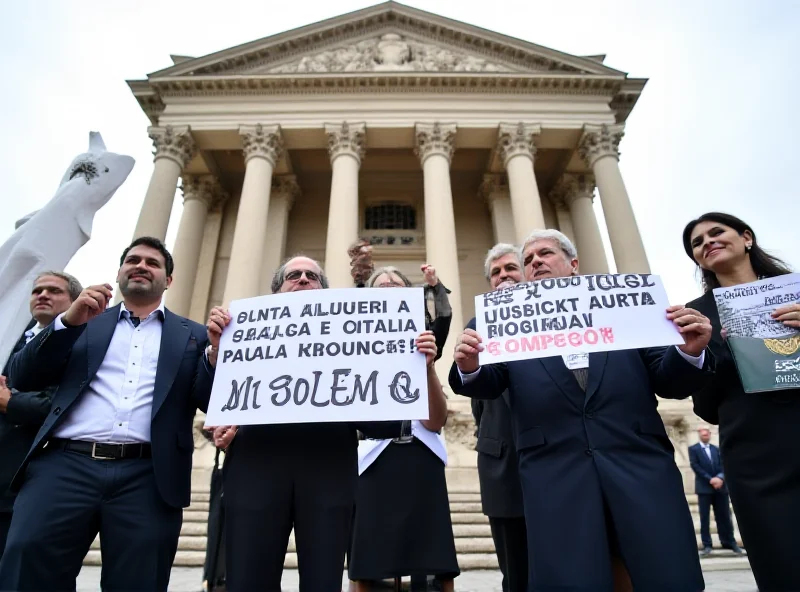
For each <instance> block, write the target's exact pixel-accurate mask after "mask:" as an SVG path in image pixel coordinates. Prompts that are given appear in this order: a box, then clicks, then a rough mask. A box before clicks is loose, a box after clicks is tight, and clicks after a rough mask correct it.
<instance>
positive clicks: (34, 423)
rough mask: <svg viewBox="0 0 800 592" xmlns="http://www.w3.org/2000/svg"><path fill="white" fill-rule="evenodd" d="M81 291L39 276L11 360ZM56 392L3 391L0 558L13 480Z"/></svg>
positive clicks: (60, 278)
mask: <svg viewBox="0 0 800 592" xmlns="http://www.w3.org/2000/svg"><path fill="white" fill-rule="evenodd" d="M82 289H83V288H82V287H81V284H80V282H78V280H77V279H75V278H74V277H72V276H71V275H69V274H66V273H62V272H60V271H46V272H44V273H41V274H39V276H38V277H37V278H36V279H35V280H34V282H33V289H32V290H31V298H30V310H31V316H32V317H33V319H32V320H31V322H30V323H29V324H28V326H27V327H26V328H25V332H24V333H23V334H22V336H21V337H20V338H19V341H17V343H16V345H15V346H14V349H13V350H12V351H11V357H13V356H14V355H15V354H16V353H17V352H19V351H20V350H22V348H23V347H25V345H26V344H27V343H28V342H29V341H30V340H32V339H33V338H34V337H35V336H36V335H38V334H39V333H40V332H41V331H42V330H43V329H44V328H45V327H47V325H49V324H50V323H51V322H53V319H54V318H55V317H56V315H59V314H61V313H62V312H64V311H66V310H67V309H68V308H69V307H70V305H71V304H72V302H73V301H74V300H75V299H76V298H77V297H78V296H79V295H80V293H81V290H82ZM9 359H10V358H9ZM0 382H2V383H3V385H5V384H6V383H7V382H8V364H6V367H5V368H4V369H3V374H2V375H0ZM53 392H54V389H53V388H47V389H44V390H42V391H36V392H32V393H21V392H19V391H17V390H11V389H9V388H6V387H5V386H3V387H2V388H0V450H2V451H3V454H2V456H0V557H2V556H3V550H4V549H5V546H6V537H7V536H8V529H9V527H10V526H11V513H12V510H13V507H14V498H15V497H16V496H15V495H14V493H13V492H11V491H9V487H10V485H11V479H12V478H13V477H14V474H15V473H16V472H17V469H18V468H19V467H20V465H21V464H22V461H23V460H25V455H27V454H28V450H30V447H31V444H32V443H33V439H34V437H36V432H38V431H39V427H40V426H41V425H42V422H43V421H44V420H45V418H46V417H47V414H48V413H49V412H50V399H51V397H52V396H53Z"/></svg>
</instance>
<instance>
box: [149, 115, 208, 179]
mask: <svg viewBox="0 0 800 592" xmlns="http://www.w3.org/2000/svg"><path fill="white" fill-rule="evenodd" d="M147 135H148V136H150V139H151V140H153V148H154V151H153V160H154V161H155V160H158V159H159V158H169V159H170V160H172V161H174V162H175V163H176V164H177V165H178V166H179V167H180V168H181V170H183V168H184V167H185V166H186V165H187V164H189V161H190V160H192V158H193V157H194V155H195V152H196V151H197V146H196V145H195V143H194V138H192V133H191V128H190V127H189V126H188V125H183V126H177V127H173V126H171V125H168V126H165V127H157V126H150V127H148V128H147Z"/></svg>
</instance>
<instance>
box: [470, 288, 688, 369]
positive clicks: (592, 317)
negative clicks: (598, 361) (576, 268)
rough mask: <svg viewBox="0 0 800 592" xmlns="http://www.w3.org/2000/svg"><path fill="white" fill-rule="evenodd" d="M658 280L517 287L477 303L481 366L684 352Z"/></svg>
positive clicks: (481, 298)
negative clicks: (626, 352) (645, 350)
mask: <svg viewBox="0 0 800 592" xmlns="http://www.w3.org/2000/svg"><path fill="white" fill-rule="evenodd" d="M668 307H669V303H668V300H667V294H666V292H665V291H664V287H663V285H662V284H661V280H660V278H659V277H658V276H654V275H649V274H638V273H637V274H616V275H583V276H570V277H563V278H548V279H543V280H539V281H535V282H529V283H523V284H516V285H514V286H510V287H508V288H505V289H502V290H497V291H495V292H490V293H488V294H482V295H480V296H476V297H475V315H476V324H477V331H478V334H480V335H481V337H482V338H483V344H484V346H485V349H484V351H482V352H481V353H480V356H479V360H480V363H481V364H496V363H498V362H511V361H514V360H527V359H531V358H546V357H550V356H568V355H571V354H578V353H590V352H601V351H611V350H619V349H637V348H640V347H653V346H662V345H679V344H682V343H683V338H682V337H681V336H680V333H678V330H677V329H676V328H675V326H674V325H673V324H672V322H670V321H669V320H668V319H667V317H666V309H667V308H668Z"/></svg>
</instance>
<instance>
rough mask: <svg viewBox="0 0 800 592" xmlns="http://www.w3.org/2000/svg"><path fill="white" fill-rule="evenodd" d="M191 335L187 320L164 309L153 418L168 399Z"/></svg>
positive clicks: (154, 388) (154, 391) (154, 390)
mask: <svg viewBox="0 0 800 592" xmlns="http://www.w3.org/2000/svg"><path fill="white" fill-rule="evenodd" d="M190 335H191V331H189V324H188V323H187V322H186V319H184V318H183V317H179V316H178V315H176V314H173V313H172V312H170V311H169V310H167V309H164V324H163V326H162V327H161V349H160V350H159V353H158V365H157V366H156V381H155V385H154V387H153V411H152V414H151V416H150V417H151V418H154V417H155V416H156V413H158V410H159V409H160V408H161V405H162V404H163V403H164V399H166V398H167V393H168V392H169V389H170V388H172V383H173V382H175V376H177V374H178V368H179V367H180V365H181V358H182V357H183V354H184V352H185V351H186V344H187V343H188V342H189V336H190Z"/></svg>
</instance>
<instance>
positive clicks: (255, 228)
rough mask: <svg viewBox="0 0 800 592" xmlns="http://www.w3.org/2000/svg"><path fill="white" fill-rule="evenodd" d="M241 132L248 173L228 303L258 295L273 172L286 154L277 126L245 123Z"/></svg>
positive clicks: (233, 247)
mask: <svg viewBox="0 0 800 592" xmlns="http://www.w3.org/2000/svg"><path fill="white" fill-rule="evenodd" d="M239 134H240V135H241V136H242V147H243V150H244V162H245V173H244V184H243V185H242V196H241V198H240V200H239V211H238V212H237V213H236V226H235V227H234V231H233V244H232V245H231V260H230V264H229V267H228V277H227V279H226V281H225V292H224V296H223V301H224V303H225V304H228V303H229V302H230V301H231V300H237V299H239V298H250V297H252V296H258V293H259V288H260V287H261V286H260V284H261V257H262V255H263V254H264V240H265V238H264V237H265V234H266V230H267V213H268V211H269V194H270V188H271V186H272V171H273V170H275V164H276V163H277V162H278V160H279V159H280V157H281V154H283V139H282V138H281V130H280V127H279V126H277V125H261V124H258V125H253V126H242V127H240V128H239Z"/></svg>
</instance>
